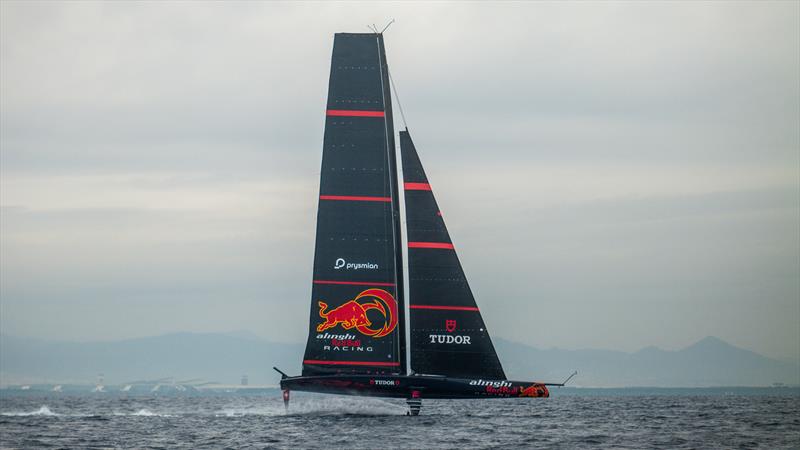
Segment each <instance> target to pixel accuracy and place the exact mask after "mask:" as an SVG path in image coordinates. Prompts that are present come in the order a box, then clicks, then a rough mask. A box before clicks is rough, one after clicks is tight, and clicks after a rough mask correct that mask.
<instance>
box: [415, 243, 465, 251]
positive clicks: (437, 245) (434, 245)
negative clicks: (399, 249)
mask: <svg viewBox="0 0 800 450" xmlns="http://www.w3.org/2000/svg"><path fill="white" fill-rule="evenodd" d="M408 248H441V249H445V250H454V249H455V247H453V244H448V243H447V242H409V243H408Z"/></svg>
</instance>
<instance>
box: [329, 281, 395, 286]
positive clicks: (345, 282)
mask: <svg viewBox="0 0 800 450" xmlns="http://www.w3.org/2000/svg"><path fill="white" fill-rule="evenodd" d="M314 284H351V285H354V286H394V283H373V282H371V281H333V280H314Z"/></svg>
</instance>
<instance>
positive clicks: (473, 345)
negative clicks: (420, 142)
mask: <svg viewBox="0 0 800 450" xmlns="http://www.w3.org/2000/svg"><path fill="white" fill-rule="evenodd" d="M400 154H401V157H402V161H403V181H404V188H405V209H406V221H407V224H408V231H407V233H408V278H409V310H410V312H409V315H410V325H409V326H410V329H411V341H410V342H411V370H412V371H413V372H415V373H418V374H436V375H446V376H454V377H476V378H484V379H492V380H504V379H505V378H506V376H505V373H503V367H502V366H501V364H500V360H499V359H498V358H497V353H495V350H494V346H493V345H492V340H491V339H490V338H489V332H488V331H487V330H486V325H485V324H484V323H483V318H481V313H480V311H479V310H478V307H477V305H476V304H475V298H474V297H473V296H472V291H471V290H470V288H469V284H468V283H467V278H466V277H465V276H464V271H463V270H462V268H461V263H460V262H459V260H458V255H456V251H455V248H454V247H453V244H452V241H451V240H450V234H449V233H448V232H447V227H446V226H445V223H444V219H443V218H442V213H441V211H440V210H439V206H438V205H437V204H436V199H435V198H434V196H433V191H431V186H430V184H429V183H428V178H427V176H426V175H425V170H424V169H423V168H422V163H421V162H420V159H419V156H418V155H417V151H416V149H415V148H414V143H413V142H412V140H411V136H410V135H409V134H408V131H401V132H400Z"/></svg>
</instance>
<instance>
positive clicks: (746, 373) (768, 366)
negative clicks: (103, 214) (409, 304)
mask: <svg viewBox="0 0 800 450" xmlns="http://www.w3.org/2000/svg"><path fill="white" fill-rule="evenodd" d="M495 346H496V347H497V352H498V354H499V355H500V359H501V360H502V362H503V366H504V367H505V370H506V375H507V376H508V378H510V379H519V380H528V379H531V378H533V379H536V380H540V381H554V382H558V381H561V380H563V379H564V378H566V377H567V376H568V375H569V374H570V373H572V371H573V370H577V371H578V375H577V376H576V377H575V378H574V379H573V380H572V381H571V382H570V384H574V385H575V386H598V387H624V386H679V387H700V386H769V385H772V384H773V383H784V384H787V385H800V366H798V364H797V363H795V364H791V363H787V362H783V361H778V360H774V359H771V358H767V357H765V356H762V355H759V354H757V353H754V352H751V351H749V350H744V349H741V348H738V347H735V346H733V345H730V344H728V343H726V342H724V341H722V340H720V339H717V338H714V337H707V338H705V339H703V340H701V341H699V342H697V343H695V344H693V345H691V346H689V347H686V348H684V349H682V350H678V351H666V350H661V349H659V348H656V347H646V348H643V349H642V350H639V351H638V352H635V353H625V352H619V351H611V350H560V349H549V350H541V349H537V348H533V347H530V346H528V345H524V344H519V343H514V342H510V341H506V340H503V339H495ZM303 350H304V345H303V344H297V343H293V344H281V343H275V342H269V341H267V340H264V339H262V338H259V337H257V336H255V335H253V334H251V333H247V332H238V333H227V334H217V333H175V334H166V335H162V336H154V337H147V338H139V339H127V340H121V341H108V342H85V343H76V342H54V341H44V340H38V339H28V338H18V337H13V336H8V335H2V336H0V385H11V384H31V383H79V384H93V383H94V382H95V381H96V380H97V377H98V375H99V374H103V376H104V379H105V382H106V383H107V384H124V383H130V382H132V381H134V380H155V379H163V378H165V377H172V378H173V379H174V380H176V381H177V380H182V379H198V378H200V379H204V380H208V381H216V382H220V383H229V384H238V383H239V380H240V379H241V377H242V375H247V376H248V378H249V381H250V383H251V384H276V383H277V381H278V376H277V374H276V373H275V372H274V371H273V370H272V366H277V367H279V368H281V369H282V370H284V371H285V372H287V373H290V374H299V372H300V360H301V359H302V355H303Z"/></svg>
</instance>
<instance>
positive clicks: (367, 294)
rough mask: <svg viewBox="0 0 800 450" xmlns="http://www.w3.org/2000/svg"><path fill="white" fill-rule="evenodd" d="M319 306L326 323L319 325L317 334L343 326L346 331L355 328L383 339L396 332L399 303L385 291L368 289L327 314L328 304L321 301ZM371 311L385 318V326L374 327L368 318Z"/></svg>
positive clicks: (364, 333)
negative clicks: (368, 312)
mask: <svg viewBox="0 0 800 450" xmlns="http://www.w3.org/2000/svg"><path fill="white" fill-rule="evenodd" d="M317 304H319V316H320V317H322V318H323V319H324V322H322V323H321V324H319V325H317V332H322V331H325V330H327V329H329V328H333V327H335V326H337V325H341V326H342V328H344V329H345V330H352V329H353V328H355V329H356V330H358V332H359V333H361V334H363V335H366V336H370V337H373V338H382V337H384V336H386V335H387V334H389V333H391V332H392V331H394V329H395V327H396V326H397V301H395V299H394V297H392V294H390V293H388V292H386V291H384V290H383V289H367V290H366V291H364V292H362V293H360V294H358V295H357V296H356V298H354V299H352V300H348V301H346V302H344V303H343V304H342V305H341V306H339V307H338V308H334V309H331V310H329V311H327V312H326V311H325V310H326V309H328V304H327V303H325V302H322V301H319V302H317ZM371 310H375V311H377V312H378V313H379V314H381V315H382V316H383V321H382V322H383V326H376V325H373V322H372V320H370V319H369V317H367V311H371ZM373 317H374V314H373Z"/></svg>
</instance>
